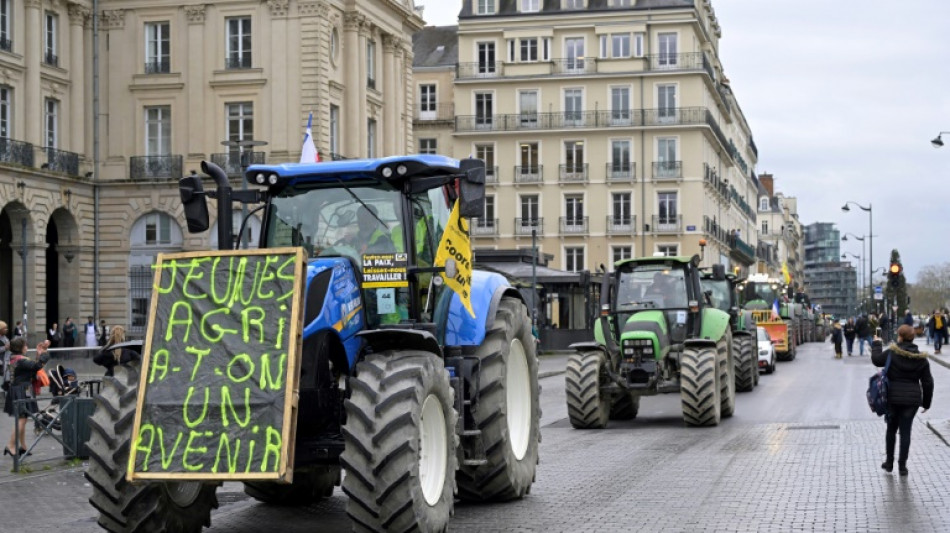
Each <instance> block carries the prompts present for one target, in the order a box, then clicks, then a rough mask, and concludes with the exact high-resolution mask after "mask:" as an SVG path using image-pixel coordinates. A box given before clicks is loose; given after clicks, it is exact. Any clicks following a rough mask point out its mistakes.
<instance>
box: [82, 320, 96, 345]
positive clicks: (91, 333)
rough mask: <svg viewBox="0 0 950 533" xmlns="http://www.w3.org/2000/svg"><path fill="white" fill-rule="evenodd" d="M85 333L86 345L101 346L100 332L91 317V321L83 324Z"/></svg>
mask: <svg viewBox="0 0 950 533" xmlns="http://www.w3.org/2000/svg"><path fill="white" fill-rule="evenodd" d="M83 333H84V334H85V335H86V346H87V347H88V346H99V344H98V343H99V332H98V330H97V328H96V323H95V321H93V320H92V317H89V321H88V322H86V323H85V325H83Z"/></svg>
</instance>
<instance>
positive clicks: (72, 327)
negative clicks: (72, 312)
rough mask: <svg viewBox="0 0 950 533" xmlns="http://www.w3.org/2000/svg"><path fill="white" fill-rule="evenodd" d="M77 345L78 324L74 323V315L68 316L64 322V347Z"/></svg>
mask: <svg viewBox="0 0 950 533" xmlns="http://www.w3.org/2000/svg"><path fill="white" fill-rule="evenodd" d="M75 345H76V324H74V323H73V317H70V316H68V317H66V322H63V347H64V348H72V347H73V346H75Z"/></svg>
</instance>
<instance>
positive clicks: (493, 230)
mask: <svg viewBox="0 0 950 533" xmlns="http://www.w3.org/2000/svg"><path fill="white" fill-rule="evenodd" d="M469 229H470V230H471V232H472V235H483V236H484V235H498V219H497V218H473V219H472V224H471V225H470V226H469Z"/></svg>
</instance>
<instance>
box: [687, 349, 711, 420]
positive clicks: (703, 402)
mask: <svg viewBox="0 0 950 533" xmlns="http://www.w3.org/2000/svg"><path fill="white" fill-rule="evenodd" d="M719 392H720V391H719V367H718V362H717V354H716V349H715V348H706V347H704V348H698V349H697V348H686V349H685V350H683V355H681V356H680V399H681V401H682V404H683V420H685V421H686V424H687V425H689V426H715V425H717V424H719V418H720V416H721V414H720V410H719V409H720V401H719Z"/></svg>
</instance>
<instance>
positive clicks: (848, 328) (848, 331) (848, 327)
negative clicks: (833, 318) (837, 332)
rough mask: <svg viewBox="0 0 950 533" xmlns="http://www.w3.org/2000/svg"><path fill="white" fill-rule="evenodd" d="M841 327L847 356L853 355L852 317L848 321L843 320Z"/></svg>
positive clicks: (853, 330)
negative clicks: (846, 347)
mask: <svg viewBox="0 0 950 533" xmlns="http://www.w3.org/2000/svg"><path fill="white" fill-rule="evenodd" d="M841 329H842V331H844V340H845V342H846V344H847V346H848V357H851V356H852V355H853V354H852V353H851V352H852V351H854V336H855V335H856V332H855V329H854V319H853V318H849V319H848V321H847V322H845V324H844V327H843V328H841Z"/></svg>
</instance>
